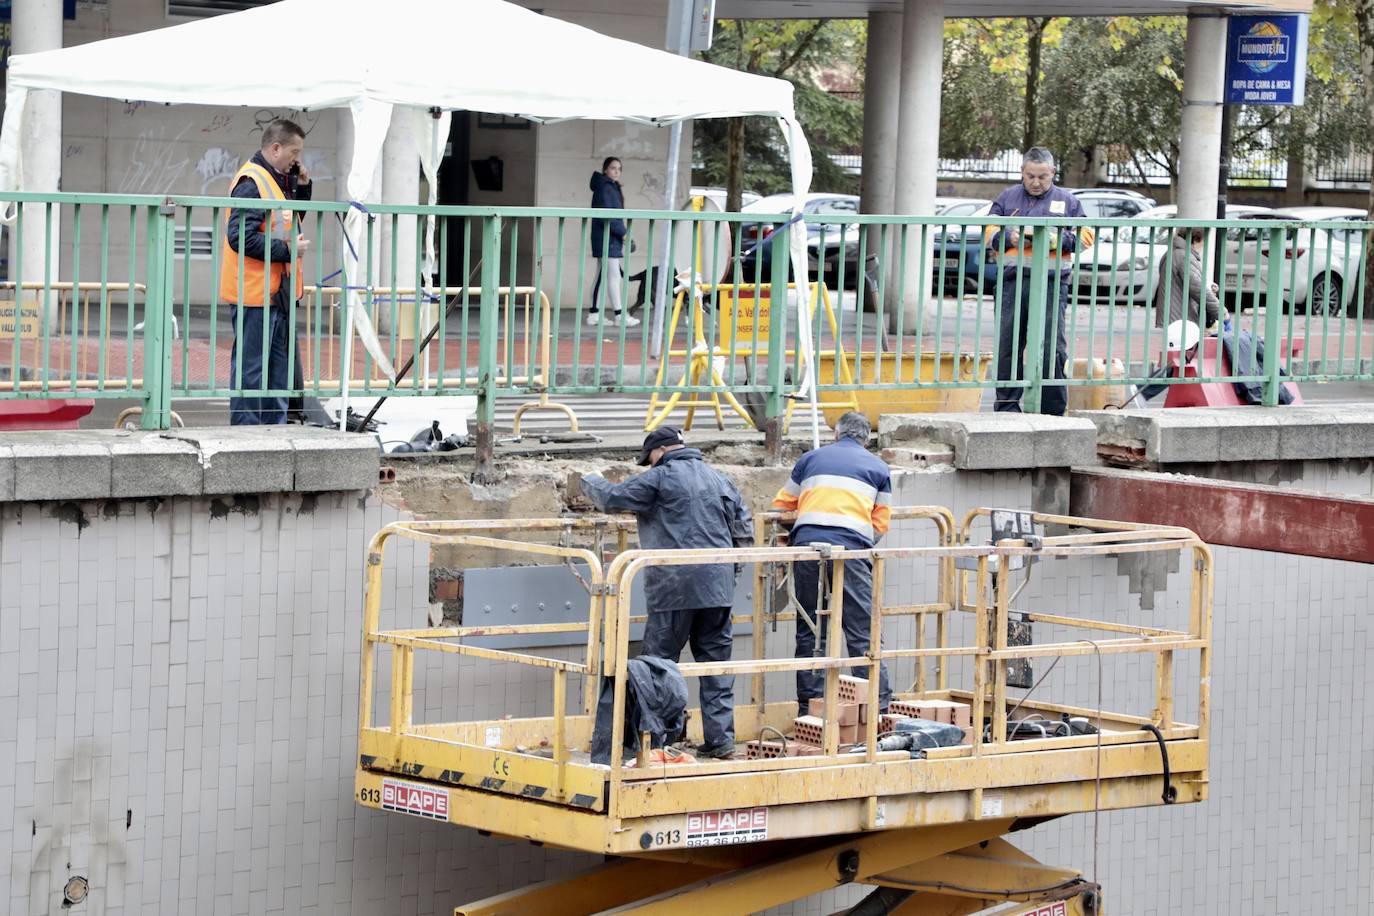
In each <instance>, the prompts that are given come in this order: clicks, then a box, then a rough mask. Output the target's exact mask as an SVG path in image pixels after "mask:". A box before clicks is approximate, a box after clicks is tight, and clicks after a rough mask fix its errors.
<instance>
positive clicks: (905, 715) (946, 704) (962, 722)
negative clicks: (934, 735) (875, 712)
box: [878, 700, 973, 744]
mask: <svg viewBox="0 0 1374 916" xmlns="http://www.w3.org/2000/svg"><path fill="white" fill-rule="evenodd" d="M902 719H926V720H929V721H931V722H944V723H945V724H947V725H957V726H959V728H961V729H963V731H964V740H963V741H961V742H960V744H972V743H973V707H971V706H969V704H967V703H956V702H954V701H953V700H893V701H892V703H891V705H889V706H888V708H887V714H886V715H884V716H883V717H882V719H881V720H880V721H879V723H878V731H879V733H882V732H890V731H892V730H894V729H895V728H896V727H897V723H898V722H899V721H901V720H902Z"/></svg>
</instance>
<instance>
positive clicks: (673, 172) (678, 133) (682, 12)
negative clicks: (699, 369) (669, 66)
mask: <svg viewBox="0 0 1374 916" xmlns="http://www.w3.org/2000/svg"><path fill="white" fill-rule="evenodd" d="M674 5H676V6H677V8H678V16H679V22H678V24H677V25H678V28H677V47H676V48H669V50H670V51H672V52H673V53H674V54H676V55H678V56H679V57H686V56H688V55H689V54H690V53H691V47H692V4H691V2H690V0H678V2H677V3H676V4H673V3H670V4H669V7H668V8H669V10H672V8H673V6H674ZM668 36H669V37H672V36H673V30H672V23H669V26H668ZM681 153H682V122H681V121H674V122H673V124H672V126H671V127H669V128H668V167H667V168H666V169H665V171H664V179H663V184H664V188H663V209H664V210H666V211H667V212H669V213H671V212H673V211H674V210H676V209H677V163H678V159H679V158H680V157H681ZM671 234H672V233H670V232H664V233H663V244H662V246H661V247H660V248H659V253H660V257H659V259H658V282H657V283H655V284H654V304H653V323H654V333H653V336H652V337H651V338H650V340H649V355H650V356H652V357H653V358H655V359H657V358H658V357H659V356H660V355H661V354H662V353H663V316H664V314H665V312H666V310H667V307H668V300H669V298H670V297H671V296H672V294H673V281H674V277H673V265H672V263H671V261H672V256H673V253H672V251H671V249H670V248H669V247H668V243H669V241H670V239H669V236H670V235H671ZM652 255H653V253H652V252H650V259H651V261H652ZM652 266H653V265H652V263H651V264H650V268H652ZM649 277H650V279H652V278H653V271H652V269H650V271H649Z"/></svg>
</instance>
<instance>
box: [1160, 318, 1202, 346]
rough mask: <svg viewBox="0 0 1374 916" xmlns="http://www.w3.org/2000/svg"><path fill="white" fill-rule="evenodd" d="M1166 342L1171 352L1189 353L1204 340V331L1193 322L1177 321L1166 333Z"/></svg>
mask: <svg viewBox="0 0 1374 916" xmlns="http://www.w3.org/2000/svg"><path fill="white" fill-rule="evenodd" d="M1165 340H1166V341H1167V342H1168V347H1169V349H1170V350H1177V351H1178V352H1179V353H1187V352H1188V351H1189V350H1191V349H1193V348H1194V347H1196V346H1197V345H1198V342H1199V341H1201V340H1202V330H1201V329H1200V328H1199V327H1198V326H1197V325H1196V324H1195V323H1193V322H1191V321H1175V322H1174V323H1173V324H1171V325H1169V328H1168V330H1167V331H1165Z"/></svg>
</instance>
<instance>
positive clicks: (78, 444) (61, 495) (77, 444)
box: [0, 430, 118, 500]
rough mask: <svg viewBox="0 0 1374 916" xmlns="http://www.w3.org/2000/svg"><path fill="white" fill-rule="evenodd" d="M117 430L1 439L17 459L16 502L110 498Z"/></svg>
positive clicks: (8, 435) (17, 434) (14, 435)
mask: <svg viewBox="0 0 1374 916" xmlns="http://www.w3.org/2000/svg"><path fill="white" fill-rule="evenodd" d="M117 432H118V431H117V430H62V431H58V432H53V431H43V432H38V431H35V432H15V433H6V434H4V435H3V436H0V446H5V447H7V448H8V449H9V451H10V454H11V455H12V456H13V459H14V493H13V496H12V498H13V499H15V500H73V499H106V498H108V497H109V495H110V442H111V440H112V439H113V437H114V435H115V434H116V433H117Z"/></svg>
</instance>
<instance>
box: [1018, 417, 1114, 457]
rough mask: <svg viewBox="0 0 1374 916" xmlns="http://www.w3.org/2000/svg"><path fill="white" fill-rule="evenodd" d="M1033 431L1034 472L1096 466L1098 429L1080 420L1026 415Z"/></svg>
mask: <svg viewBox="0 0 1374 916" xmlns="http://www.w3.org/2000/svg"><path fill="white" fill-rule="evenodd" d="M1027 418H1028V419H1029V420H1030V421H1031V426H1032V427H1033V428H1034V430H1035V432H1034V451H1035V464H1034V466H1035V467H1037V468H1070V467H1082V466H1083V465H1094V464H1097V427H1096V425H1094V424H1093V422H1092V421H1091V420H1084V419H1081V418H1079V417H1046V416H1038V415H1034V414H1028V415H1027Z"/></svg>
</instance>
